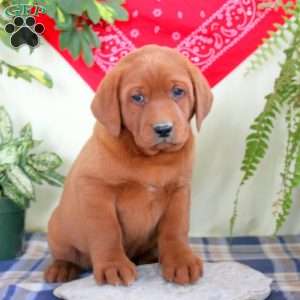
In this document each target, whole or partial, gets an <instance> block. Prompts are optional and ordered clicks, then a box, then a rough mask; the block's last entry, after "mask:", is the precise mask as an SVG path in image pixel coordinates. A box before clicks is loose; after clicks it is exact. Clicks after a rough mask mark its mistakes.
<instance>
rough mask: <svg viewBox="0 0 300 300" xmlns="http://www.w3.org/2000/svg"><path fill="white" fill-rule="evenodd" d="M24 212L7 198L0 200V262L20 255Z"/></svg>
mask: <svg viewBox="0 0 300 300" xmlns="http://www.w3.org/2000/svg"><path fill="white" fill-rule="evenodd" d="M24 225H25V210H24V209H21V208H20V207H19V206H17V205H16V204H15V203H14V202H12V201H11V200H9V199H7V198H0V260H8V259H13V258H16V257H17V256H19V255H21V254H22V251H23V240H24Z"/></svg>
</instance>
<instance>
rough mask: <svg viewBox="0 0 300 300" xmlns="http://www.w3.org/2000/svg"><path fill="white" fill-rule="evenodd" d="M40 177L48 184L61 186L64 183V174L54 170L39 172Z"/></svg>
mask: <svg viewBox="0 0 300 300" xmlns="http://www.w3.org/2000/svg"><path fill="white" fill-rule="evenodd" d="M40 175H41V177H42V178H43V179H44V180H45V181H46V182H47V183H48V184H50V185H54V186H58V187H61V186H63V184H64V180H65V178H64V176H62V175H60V174H58V173H56V172H54V171H50V172H46V173H40Z"/></svg>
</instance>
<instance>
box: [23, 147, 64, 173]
mask: <svg viewBox="0 0 300 300" xmlns="http://www.w3.org/2000/svg"><path fill="white" fill-rule="evenodd" d="M28 163H29V164H30V165H31V166H32V167H33V168H35V169H36V170H37V171H40V172H46V171H50V170H54V169H56V168H58V167H59V166H60V165H61V164H62V159H61V158H60V157H59V156H58V155H57V154H55V153H52V152H43V153H40V154H34V155H31V156H30V159H29V160H28Z"/></svg>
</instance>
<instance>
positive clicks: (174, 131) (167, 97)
mask: <svg viewBox="0 0 300 300" xmlns="http://www.w3.org/2000/svg"><path fill="white" fill-rule="evenodd" d="M212 98H213V97H212V94H211V92H210V88H209V85H208V83H207V81H206V79H205V78H204V77H203V76H202V74H201V73H200V71H199V70H198V69H197V68H196V67H195V66H194V65H193V64H191V63H190V62H189V61H188V60H187V59H186V58H185V57H184V56H182V55H181V54H179V53H178V52H177V51H176V50H173V49H170V48H167V47H160V46H154V45H149V46H145V47H143V48H140V49H139V50H136V51H134V52H132V53H131V54H129V55H127V56H126V57H124V58H123V59H122V60H121V61H120V62H119V63H118V64H117V65H116V66H115V67H114V68H113V69H112V70H111V71H110V72H109V73H108V74H107V75H106V76H105V78H104V79H103V80H102V82H101V84H100V86H99V88H98V90H97V92H96V95H95V98H94V100H93V102H92V111H93V113H94V115H95V117H96V118H97V119H98V120H99V121H100V122H101V123H102V124H103V125H104V126H105V127H106V128H107V130H108V131H109V132H110V133H111V134H112V135H114V136H119V135H120V132H121V130H122V128H126V129H127V130H129V131H130V132H131V134H132V136H133V138H134V141H135V143H136V145H137V146H138V147H139V148H141V149H142V150H143V151H144V152H145V153H147V154H149V155H154V154H156V153H158V152H159V151H176V150H179V149H180V148H181V147H182V146H183V145H184V144H185V142H186V141H187V140H188V137H189V134H190V131H189V122H190V119H191V118H192V117H193V115H196V124H197V128H198V130H199V129H200V126H201V123H202V121H203V119H204V118H205V116H206V115H207V114H208V112H209V110H210V107H211V104H212Z"/></svg>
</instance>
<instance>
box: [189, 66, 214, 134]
mask: <svg viewBox="0 0 300 300" xmlns="http://www.w3.org/2000/svg"><path fill="white" fill-rule="evenodd" d="M188 65H189V67H188V69H189V71H190V76H191V80H192V83H193V92H194V99H195V103H194V113H195V115H196V125H197V130H198V131H199V130H200V127H201V123H202V121H203V119H204V118H205V117H206V116H207V114H208V113H209V111H210V108H211V105H212V102H213V94H212V92H211V90H210V86H209V84H208V82H207V80H206V78H205V77H204V76H203V75H202V73H201V72H200V70H199V69H198V68H197V67H196V66H194V65H193V64H192V63H191V62H188Z"/></svg>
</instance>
